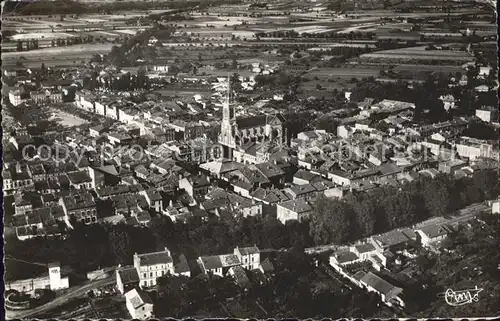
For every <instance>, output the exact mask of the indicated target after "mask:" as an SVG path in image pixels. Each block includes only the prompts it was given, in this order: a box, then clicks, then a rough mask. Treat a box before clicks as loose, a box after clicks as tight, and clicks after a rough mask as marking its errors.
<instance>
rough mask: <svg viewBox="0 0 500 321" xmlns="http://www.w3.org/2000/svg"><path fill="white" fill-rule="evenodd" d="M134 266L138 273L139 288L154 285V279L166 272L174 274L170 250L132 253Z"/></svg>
mask: <svg viewBox="0 0 500 321" xmlns="http://www.w3.org/2000/svg"><path fill="white" fill-rule="evenodd" d="M134 267H135V269H136V270H137V273H138V274H139V280H140V283H139V286H140V288H141V289H143V288H147V287H152V286H155V285H156V279H157V278H158V277H160V276H164V275H167V274H171V275H174V261H173V259H172V256H171V255H170V251H169V250H168V249H167V248H165V250H164V251H159V252H152V253H145V254H137V253H135V254H134Z"/></svg>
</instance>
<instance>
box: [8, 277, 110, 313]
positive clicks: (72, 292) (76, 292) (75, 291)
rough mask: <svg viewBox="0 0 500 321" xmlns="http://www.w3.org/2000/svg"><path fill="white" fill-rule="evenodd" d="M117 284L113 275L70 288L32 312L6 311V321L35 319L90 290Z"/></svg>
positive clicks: (31, 310)
mask: <svg viewBox="0 0 500 321" xmlns="http://www.w3.org/2000/svg"><path fill="white" fill-rule="evenodd" d="M115 282H116V279H115V276H114V274H113V276H112V277H109V278H106V279H102V280H97V281H91V282H90V283H87V284H85V285H82V286H80V287H75V288H70V289H69V292H66V293H64V294H62V295H61V296H58V297H56V298H55V299H54V300H52V301H50V302H49V303H47V304H44V305H41V306H39V307H36V308H34V309H30V310H24V311H8V310H6V311H5V312H6V313H5V316H6V320H11V319H26V318H33V317H36V316H37V315H40V314H42V313H45V312H47V311H49V310H51V309H54V308H57V307H59V306H61V305H63V304H65V303H67V302H68V301H69V300H71V299H74V298H77V297H81V296H83V295H85V294H86V293H87V292H88V291H89V290H92V289H96V288H99V287H102V286H106V285H110V284H114V283H115Z"/></svg>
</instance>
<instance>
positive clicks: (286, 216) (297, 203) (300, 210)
mask: <svg viewBox="0 0 500 321" xmlns="http://www.w3.org/2000/svg"><path fill="white" fill-rule="evenodd" d="M276 213H277V218H278V220H280V221H281V223H283V224H285V223H286V221H289V220H297V221H302V220H304V219H306V218H308V217H309V215H310V214H311V213H312V207H311V206H310V205H309V204H308V203H307V202H306V201H304V200H303V199H296V200H290V201H286V202H283V203H280V204H276Z"/></svg>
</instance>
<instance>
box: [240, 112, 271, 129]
mask: <svg viewBox="0 0 500 321" xmlns="http://www.w3.org/2000/svg"><path fill="white" fill-rule="evenodd" d="M266 121H267V116H266V115H257V116H251V117H245V118H238V119H236V124H237V125H238V128H239V129H242V128H253V127H261V126H265V125H266Z"/></svg>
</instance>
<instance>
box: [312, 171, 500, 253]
mask: <svg viewBox="0 0 500 321" xmlns="http://www.w3.org/2000/svg"><path fill="white" fill-rule="evenodd" d="M499 192H500V190H499V187H498V175H497V173H496V171H494V170H484V171H478V172H475V173H474V175H473V177H471V178H469V177H466V178H463V179H460V180H455V179H454V178H453V177H452V176H448V175H444V174H441V175H439V176H437V177H436V178H434V179H429V178H419V179H417V180H415V181H412V182H411V183H408V184H406V185H404V186H403V187H402V188H395V187H392V186H385V187H379V188H376V189H374V190H372V191H369V192H367V193H360V194H349V195H348V196H347V197H346V198H345V199H343V200H335V199H328V198H325V197H320V198H318V199H317V201H316V203H315V204H314V214H313V215H312V216H311V221H310V234H311V236H312V238H313V240H314V243H315V244H330V243H336V244H342V243H345V242H349V241H353V240H354V239H357V238H362V237H364V236H369V235H373V234H378V233H383V232H386V231H388V230H391V229H394V228H399V227H403V226H408V225H411V224H414V223H417V222H421V221H423V220H426V219H428V218H430V217H433V216H444V215H447V214H450V213H453V212H455V211H457V210H458V209H460V208H463V207H465V206H467V205H470V204H472V203H476V202H481V201H483V200H486V199H493V198H494V197H495V196H496V195H498V193H499Z"/></svg>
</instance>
